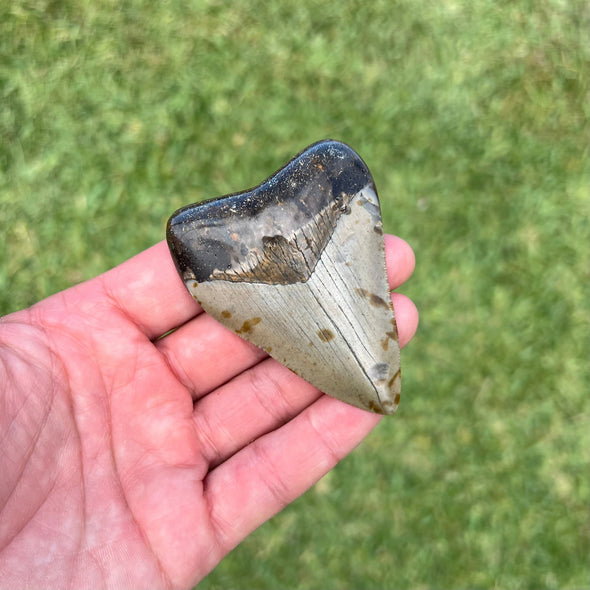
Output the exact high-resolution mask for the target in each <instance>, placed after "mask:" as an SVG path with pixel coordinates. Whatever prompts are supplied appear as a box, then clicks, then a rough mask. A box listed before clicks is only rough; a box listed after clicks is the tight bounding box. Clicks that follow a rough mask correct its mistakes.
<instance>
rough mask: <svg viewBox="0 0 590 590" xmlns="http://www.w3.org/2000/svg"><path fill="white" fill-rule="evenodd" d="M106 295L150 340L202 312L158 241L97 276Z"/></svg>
mask: <svg viewBox="0 0 590 590" xmlns="http://www.w3.org/2000/svg"><path fill="white" fill-rule="evenodd" d="M99 280H100V281H101V282H102V286H103V289H104V292H105V294H106V295H107V297H108V298H109V299H110V300H111V301H112V303H113V304H114V305H115V306H116V307H117V308H118V309H120V310H121V312H122V313H123V314H124V315H125V316H127V317H128V318H129V319H130V320H131V321H132V322H133V323H134V324H135V325H136V326H138V327H139V329H140V330H142V332H144V333H145V334H146V335H147V336H148V337H149V338H150V339H154V338H157V337H158V336H161V335H162V334H165V333H166V332H168V331H169V330H172V329H173V328H176V327H178V326H180V325H182V324H184V323H185V322H187V321H188V320H190V319H191V318H193V317H194V316H196V315H198V314H199V313H201V312H202V309H201V307H200V306H199V305H198V304H197V302H196V301H195V300H194V299H193V298H192V297H191V296H190V294H189V292H188V291H187V289H186V287H185V286H184V284H183V282H182V281H181V280H180V277H179V276H178V272H177V271H176V268H175V267H174V263H173V262H172V258H171V256H170V252H169V251H168V246H167V245H166V242H164V241H162V242H159V243H158V244H156V245H155V246H152V247H151V248H148V249H147V250H144V251H143V252H140V253H139V254H137V255H136V256H134V257H133V258H130V259H129V260H127V261H125V262H123V264H120V265H119V266H116V267H115V268H113V269H111V270H109V271H108V272H106V273H104V274H103V275H100V277H99Z"/></svg>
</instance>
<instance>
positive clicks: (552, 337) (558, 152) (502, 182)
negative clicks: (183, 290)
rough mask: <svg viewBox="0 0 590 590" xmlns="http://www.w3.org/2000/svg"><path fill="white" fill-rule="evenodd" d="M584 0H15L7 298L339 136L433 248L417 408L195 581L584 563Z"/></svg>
mask: <svg viewBox="0 0 590 590" xmlns="http://www.w3.org/2000/svg"><path fill="white" fill-rule="evenodd" d="M588 20H589V19H588V14H587V8H586V4H585V3H584V2H581V1H575V0H574V1H570V2H566V1H559V0H535V1H532V0H531V1H527V0H518V1H496V2H492V1H488V0H474V1H460V0H457V1H452V0H447V1H440V2H433V1H431V2H428V1H426V0H413V1H411V0H400V1H388V2H384V1H378V0H377V1H374V2H368V1H366V0H356V1H354V0H341V1H339V2H328V1H322V2H315V1H311V0H299V1H298V2H291V1H290V0H277V1H271V2H269V1H268V0H265V1H253V2H240V1H237V2H232V3H229V2H228V3H225V2H221V1H192V2H190V1H187V2H179V1H175V0H171V1H169V2H148V1H147V0H145V1H139V0H132V1H128V2H123V3H118V2H114V1H109V0H92V1H91V0H71V1H67V0H64V1H49V0H46V1H34V0H31V1H27V2H25V1H19V0H16V1H13V2H1V3H0V101H1V102H0V227H1V228H2V232H3V237H4V239H3V240H2V241H1V243H0V313H2V314H4V313H8V312H10V311H13V310H16V309H19V308H21V307H23V306H27V305H29V304H31V303H33V302H35V301H37V300H38V299H40V298H43V297H45V296H47V295H49V294H51V293H53V292H55V291H58V290H60V289H63V288H66V287H68V286H70V285H72V284H74V283H76V282H79V281H82V280H84V279H86V278H89V277H92V276H94V275H96V274H98V273H100V272H102V271H104V270H106V269H108V268H110V267H112V266H114V265H116V264H118V263H119V262H122V261H123V260H125V259H126V258H128V257H130V256H132V255H133V254H135V253H136V252H138V251H140V250H142V249H144V248H146V247H148V246H150V245H151V244H153V243H155V242H156V241H159V240H160V239H162V238H163V235H164V226H165V222H166V219H167V217H168V216H169V214H170V213H172V211H173V210H174V209H176V208H177V207H179V206H181V205H185V204H187V203H190V202H193V201H196V200H199V199H202V198H208V197H213V196H217V195H220V194H223V193H226V192H231V191H236V190H240V189H243V188H246V187H250V186H253V185H254V184H257V183H258V182H259V181H261V180H262V179H264V178H265V177H266V176H268V175H269V174H270V173H272V172H273V171H274V170H275V169H277V168H278V167H280V166H281V165H282V164H283V163H284V162H285V161H286V160H287V159H289V158H290V157H291V156H292V155H294V154H295V153H297V152H298V151H300V150H301V149H302V148H303V147H305V146H306V145H307V144H309V143H312V142H313V141H316V140H318V139H321V138H325V137H331V138H335V139H340V140H343V141H346V142H347V143H349V144H350V145H352V146H353V147H354V148H355V149H356V150H357V151H358V152H359V153H360V154H361V156H362V157H363V158H364V159H365V161H366V162H367V163H368V165H369V167H370V169H371V171H372V172H373V175H374V177H375V181H376V184H377V187H378V190H379V193H380V196H381V200H382V208H383V217H384V225H385V229H386V231H389V232H391V233H397V234H398V235H400V236H402V237H403V238H405V239H406V240H408V241H409V242H410V243H411V244H412V246H413V247H414V248H415V251H416V255H417V268H416V272H415V274H414V276H413V278H412V279H411V280H410V281H409V282H408V283H407V285H405V286H404V287H403V288H402V289H401V290H402V292H404V293H406V294H408V295H410V296H411V297H412V298H413V299H414V300H415V301H416V303H417V305H418V307H419V309H420V312H421V324H420V328H419V331H418V333H417V336H416V338H415V340H414V341H413V342H412V343H411V344H410V345H409V346H408V348H407V349H406V350H405V351H404V352H403V357H402V362H403V373H404V384H403V395H402V403H401V406H400V409H399V410H398V413H397V415H396V416H394V417H392V418H388V419H385V420H384V421H383V422H382V423H381V424H380V425H379V427H378V428H377V429H376V431H375V432H374V433H373V434H372V435H371V436H370V437H369V438H368V439H367V440H366V441H365V442H364V443H363V444H362V445H361V446H360V447H359V448H358V449H357V450H356V451H355V452H354V453H353V454H352V455H351V456H350V457H348V458H347V459H346V460H344V461H343V462H342V463H341V464H340V465H339V466H338V467H337V468H336V469H335V470H334V471H332V472H331V473H330V474H329V475H328V476H326V477H325V478H324V479H323V480H321V481H320V482H319V483H318V484H317V485H316V486H315V487H314V488H313V489H312V490H311V491H310V492H308V493H307V494H305V495H304V496H303V497H302V498H300V499H299V500H298V501H297V502H295V503H294V504H293V505H292V506H290V507H288V508H287V509H286V510H285V511H284V512H282V513H281V514H280V515H278V516H277V517H276V518H274V519H273V520H272V521H270V522H269V523H267V524H266V525H264V526H263V527H261V528H260V529H259V530H258V531H257V532H256V533H255V534H253V535H252V536H251V537H249V538H248V539H247V540H246V542H244V543H243V544H242V545H241V546H240V547H238V548H237V549H236V550H235V551H234V552H233V553H232V554H231V555H230V556H229V557H228V558H227V559H226V560H225V561H224V562H222V564H221V565H220V566H219V567H218V568H217V569H216V570H215V571H214V572H213V573H212V574H211V575H210V576H209V577H208V578H206V579H205V580H204V581H203V582H202V583H201V584H200V586H199V588H202V589H203V590H205V589H215V588H226V589H227V588H261V589H262V588H268V589H276V588H318V589H319V588H323V589H330V588H335V589H337V588H342V589H344V588H350V589H359V588H376V589H385V588H538V589H541V588H582V587H588V585H589V584H590V575H589V563H588V555H589V549H590V547H589V541H588V539H589V527H588V502H589V470H588V460H589V444H590V441H589V435H588V417H589V403H588V385H589V375H588V372H589V371H588V354H589V330H588V316H589V309H588V308H589V295H590V293H589V281H588V278H589V277H588V274H589V264H590V263H589V235H590V232H589V223H588V182H589V174H588V149H587V148H588V119H589V117H588V66H589V62H590V60H589V51H588V39H587V31H588Z"/></svg>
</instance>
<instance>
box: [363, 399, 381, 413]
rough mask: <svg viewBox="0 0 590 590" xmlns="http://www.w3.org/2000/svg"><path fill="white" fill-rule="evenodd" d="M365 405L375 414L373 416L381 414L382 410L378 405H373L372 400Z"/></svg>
mask: <svg viewBox="0 0 590 590" xmlns="http://www.w3.org/2000/svg"><path fill="white" fill-rule="evenodd" d="M367 405H368V408H369V410H371V412H375V414H383V408H382V407H381V406H380V405H379V404H377V403H375V402H374V401H373V400H369V403H368V404H367Z"/></svg>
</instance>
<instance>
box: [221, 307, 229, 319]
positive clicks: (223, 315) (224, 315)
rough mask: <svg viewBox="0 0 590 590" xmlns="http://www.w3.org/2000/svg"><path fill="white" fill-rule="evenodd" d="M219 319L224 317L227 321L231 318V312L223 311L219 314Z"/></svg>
mask: <svg viewBox="0 0 590 590" xmlns="http://www.w3.org/2000/svg"><path fill="white" fill-rule="evenodd" d="M221 317H224V318H225V319H226V320H229V318H231V311H227V309H224V310H223V311H222V312H221Z"/></svg>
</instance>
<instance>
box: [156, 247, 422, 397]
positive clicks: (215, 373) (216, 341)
mask: <svg viewBox="0 0 590 590" xmlns="http://www.w3.org/2000/svg"><path fill="white" fill-rule="evenodd" d="M385 253H386V257H387V268H388V278H389V280H390V285H391V287H392V288H394V287H397V286H399V285H400V284H401V282H402V281H404V280H406V279H407V278H408V277H409V276H410V275H411V274H412V271H413V269H414V254H413V252H412V249H411V248H410V246H409V245H408V244H407V243H406V242H405V241H404V240H402V239H401V238H396V237H395V236H386V241H385ZM406 299H407V298H403V299H400V301H401V305H402V309H401V312H400V313H402V314H403V313H405V310H406V309H407V308H408V305H413V304H411V302H409V301H406ZM412 314H415V316H416V318H417V312H416V308H415V307H413V311H411V312H409V315H408V319H409V320H410V324H409V326H410V328H411V329H410V330H409V331H408V337H407V340H405V341H404V343H405V342H407V341H409V339H410V338H411V337H412V335H413V333H414V331H415V329H416V325H415V324H413V323H412V322H413V321H414V317H413V315H412ZM416 321H417V320H416ZM399 323H400V322H399V321H398V324H399ZM412 326H413V327H412ZM400 329H401V328H400V326H398V330H400ZM402 335H403V332H402V333H400V338H402ZM157 346H158V347H159V348H160V350H161V352H162V353H163V354H164V355H165V356H166V359H167V360H168V363H169V364H170V365H171V366H172V367H173V369H174V370H175V373H176V375H177V376H178V378H179V379H180V380H181V381H182V382H183V383H184V384H185V385H186V387H188V389H189V390H190V391H191V392H192V394H193V397H194V399H198V398H200V397H202V396H203V395H205V394H206V393H208V392H210V391H213V389H216V388H217V387H219V386H220V385H222V384H223V383H226V382H227V381H229V380H230V379H231V378H232V377H234V376H235V375H238V374H239V373H241V372H242V371H244V370H246V369H248V368H250V367H252V366H253V365H254V364H256V363H257V362H259V361H260V360H261V359H262V358H264V356H265V355H264V354H263V353H261V352H260V351H259V350H258V349H256V348H255V347H253V346H252V345H251V344H249V343H247V342H246V341H244V340H242V339H241V338H238V337H237V336H235V334H233V333H232V332H230V331H229V330H227V329H225V328H223V327H222V326H221V325H219V324H217V323H216V322H214V320H212V319H211V318H210V317H209V316H206V315H205V314H203V315H200V316H199V317H198V318H196V319H195V320H193V321H191V322H189V323H187V324H185V325H184V326H182V328H180V329H178V330H176V331H175V332H173V333H172V334H170V335H168V336H166V338H163V339H162V340H160V341H159V342H158V343H157Z"/></svg>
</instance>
